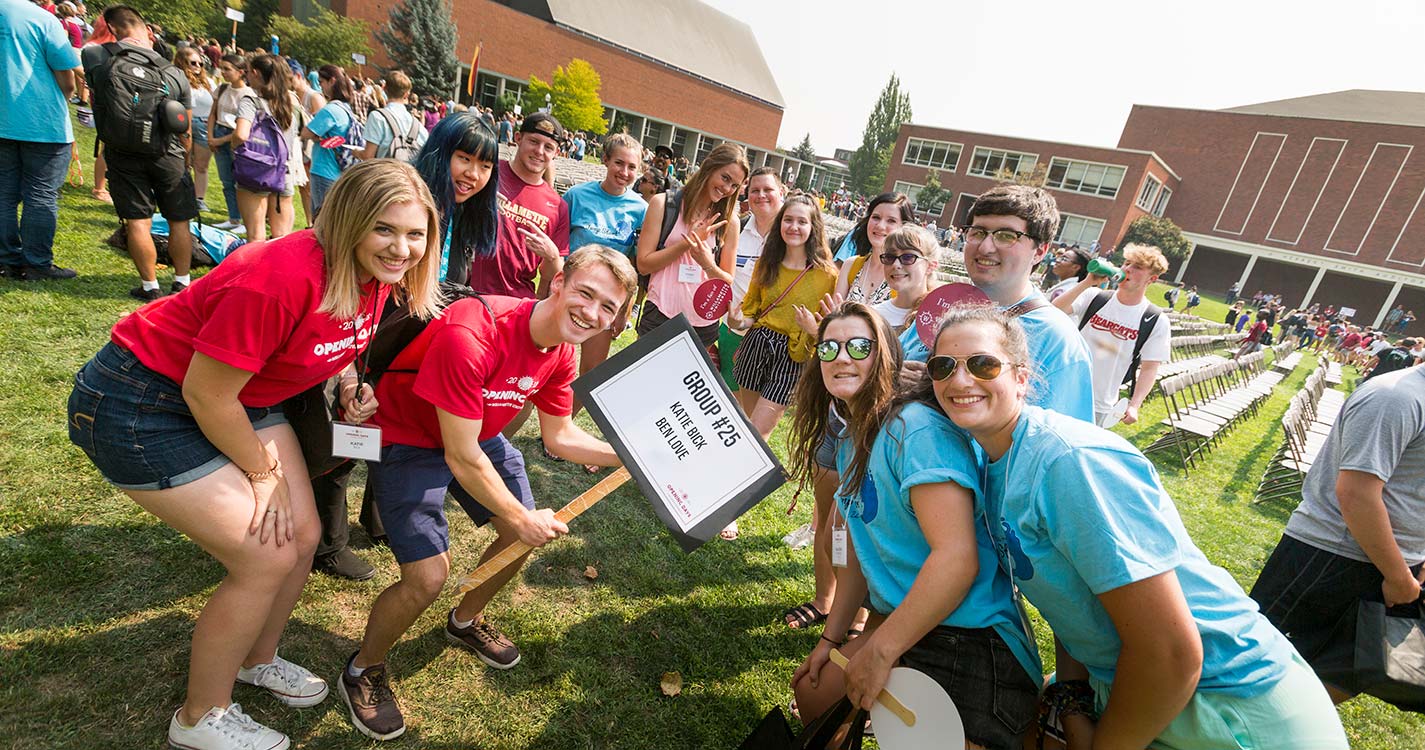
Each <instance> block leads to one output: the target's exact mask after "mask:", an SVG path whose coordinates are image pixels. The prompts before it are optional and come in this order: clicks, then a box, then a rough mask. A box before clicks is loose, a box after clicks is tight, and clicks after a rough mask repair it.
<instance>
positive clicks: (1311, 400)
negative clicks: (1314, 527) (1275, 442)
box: [1255, 366, 1346, 503]
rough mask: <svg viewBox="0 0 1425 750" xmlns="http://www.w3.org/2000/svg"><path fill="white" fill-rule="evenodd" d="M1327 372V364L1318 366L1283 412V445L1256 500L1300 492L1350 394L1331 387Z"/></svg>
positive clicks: (1272, 498) (1271, 464)
mask: <svg viewBox="0 0 1425 750" xmlns="http://www.w3.org/2000/svg"><path fill="white" fill-rule="evenodd" d="M1327 371H1328V370H1327V368H1326V367H1325V366H1322V367H1317V368H1316V369H1315V370H1313V371H1312V373H1311V374H1310V375H1308V376H1306V383H1305V384H1303V385H1302V388H1301V390H1300V391H1298V392H1297V393H1296V395H1294V396H1292V397H1291V403H1290V404H1289V405H1288V406H1287V408H1286V413H1285V414H1283V415H1282V433H1283V437H1282V444H1281V447H1280V448H1278V449H1277V452H1276V455H1274V456H1272V460H1271V462H1270V463H1268V464H1267V468H1266V471H1264V472H1262V481H1261V482H1260V483H1259V484H1258V485H1257V499H1256V500H1255V502H1258V503H1261V502H1266V501H1268V500H1274V499H1277V498H1283V497H1297V496H1299V495H1300V493H1301V485H1302V482H1304V481H1305V480H1306V472H1308V471H1310V470H1311V465H1312V464H1313V463H1314V462H1315V461H1316V456H1317V454H1318V453H1320V452H1321V449H1322V447H1324V446H1325V445H1326V437H1327V436H1328V435H1329V434H1331V428H1332V427H1334V426H1335V424H1336V417H1337V416H1338V415H1339V414H1340V413H1341V407H1342V405H1344V404H1345V402H1346V394H1344V393H1342V392H1341V391H1338V390H1336V389H1334V388H1329V387H1327V384H1326V374H1327Z"/></svg>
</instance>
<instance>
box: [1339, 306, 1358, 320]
mask: <svg viewBox="0 0 1425 750" xmlns="http://www.w3.org/2000/svg"><path fill="white" fill-rule="evenodd" d="M1355 316H1356V308H1354V307H1343V308H1341V317H1343V318H1353V317H1355Z"/></svg>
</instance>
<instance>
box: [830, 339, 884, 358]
mask: <svg viewBox="0 0 1425 750" xmlns="http://www.w3.org/2000/svg"><path fill="white" fill-rule="evenodd" d="M843 343H845V345H846V356H848V357H850V358H852V359H854V360H857V361H860V360H863V359H865V358H867V357H869V356H871V348H872V347H873V346H875V344H876V342H875V340H874V339H868V338H866V337H864V336H855V337H853V338H849V339H846V341H845V342H841V341H837V340H836V339H826V340H825V341H822V342H821V343H819V344H817V345H816V358H817V359H819V360H821V361H822V362H831V361H833V360H835V359H836V358H837V357H838V356H840V355H841V346H842V344H843Z"/></svg>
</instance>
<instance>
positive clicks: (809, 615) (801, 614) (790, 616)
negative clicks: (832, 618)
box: [782, 602, 827, 630]
mask: <svg viewBox="0 0 1425 750" xmlns="http://www.w3.org/2000/svg"><path fill="white" fill-rule="evenodd" d="M826 614H827V613H825V612H822V611H821V610H819V609H817V608H816V605H814V604H812V603H811V602H807V603H805V604H798V605H797V606H795V607H792V608H791V609H789V610H787V611H786V612H783V613H782V624H783V625H786V626H787V627H789V628H791V629H792V630H804V629H806V628H809V627H811V626H813V625H816V624H817V623H820V622H824V621H825V620H826Z"/></svg>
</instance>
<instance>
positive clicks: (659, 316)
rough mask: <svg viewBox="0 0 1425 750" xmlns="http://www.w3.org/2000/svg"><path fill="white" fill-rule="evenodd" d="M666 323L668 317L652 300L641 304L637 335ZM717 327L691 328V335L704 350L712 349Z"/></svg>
mask: <svg viewBox="0 0 1425 750" xmlns="http://www.w3.org/2000/svg"><path fill="white" fill-rule="evenodd" d="M667 322H668V316H667V315H664V314H663V311H662V310H659V309H658V306H657V305H655V304H653V301H652V300H646V301H645V302H644V303H643V313H642V314H640V315H639V316H638V335H639V336H642V335H644V334H647V333H649V332H651V331H652V330H653V329H655V328H657V327H658V326H661V325H663V324H664V323H667ZM717 326H718V324H717V323H712V324H709V325H705V326H702V327H698V326H693V333H696V334H697V335H698V343H700V344H702V345H703V348H704V349H709V348H712V346H713V345H714V344H716V343H717ZM712 365H713V369H714V370H716V369H717V363H716V362H713V363H712Z"/></svg>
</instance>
